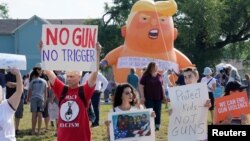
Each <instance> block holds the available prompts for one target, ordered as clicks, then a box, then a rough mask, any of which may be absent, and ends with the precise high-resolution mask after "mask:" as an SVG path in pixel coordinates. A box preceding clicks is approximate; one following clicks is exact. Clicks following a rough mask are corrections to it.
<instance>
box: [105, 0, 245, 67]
mask: <svg viewBox="0 0 250 141" xmlns="http://www.w3.org/2000/svg"><path fill="white" fill-rule="evenodd" d="M136 1H137V0H127V1H124V0H114V1H113V5H112V6H109V5H108V4H106V5H105V11H106V14H104V16H103V19H102V20H103V21H104V22H103V23H104V26H103V27H106V26H108V25H113V26H114V25H116V26H117V28H116V29H119V27H120V26H122V25H124V24H125V23H126V19H127V16H128V14H129V12H130V10H131V7H132V5H133V4H134V3H135V2H136ZM176 2H177V5H178V12H177V13H176V15H174V16H173V17H174V23H175V26H176V28H177V29H178V33H179V35H178V38H177V40H176V42H175V47H176V48H177V49H179V50H180V51H182V52H183V53H184V54H185V55H187V57H188V58H189V59H190V60H191V61H192V62H193V63H194V64H196V66H197V67H198V69H199V70H201V69H202V68H204V66H208V65H209V66H211V65H214V64H216V63H218V62H219V60H220V59H221V58H222V57H224V56H227V57H229V56H228V55H227V54H234V53H235V52H237V53H239V54H238V55H231V56H230V57H237V58H238V57H240V58H247V57H246V56H247V55H245V54H246V53H245V52H246V51H245V50H247V49H248V48H247V47H242V46H243V45H240V44H241V43H243V42H244V46H248V47H249V39H250V1H246V0H237V1H228V0H176ZM107 15H109V17H108V18H104V17H106V16H107ZM110 27H111V26H110ZM116 33H117V32H116ZM109 37H112V38H109ZM109 37H106V38H105V42H104V45H105V44H106V41H107V42H108V44H109V46H112V40H113V39H115V38H113V36H109ZM116 41H117V40H116ZM120 41H122V40H119V42H113V44H114V45H113V46H112V47H116V46H117V45H118V43H120ZM247 44H248V45H247ZM228 47H230V48H232V49H228ZM111 49H112V48H111ZM108 50H110V49H108ZM108 50H107V51H108ZM241 52H244V53H243V54H242V53H241ZM105 53H106V52H105ZM231 59H234V58H231Z"/></svg>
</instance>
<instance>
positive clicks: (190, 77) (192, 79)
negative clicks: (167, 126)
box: [168, 67, 212, 141]
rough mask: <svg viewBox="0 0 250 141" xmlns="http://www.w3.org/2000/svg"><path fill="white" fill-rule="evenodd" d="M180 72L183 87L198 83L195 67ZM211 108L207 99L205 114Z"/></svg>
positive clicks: (170, 112) (170, 111) (197, 73)
mask: <svg viewBox="0 0 250 141" xmlns="http://www.w3.org/2000/svg"><path fill="white" fill-rule="evenodd" d="M182 71H183V78H184V81H185V85H189V84H196V83H197V82H198V80H199V72H198V71H197V69H196V67H188V68H185V69H183V70H182ZM170 104H171V103H170ZM211 106H212V105H211V102H210V100H209V99H208V100H206V102H205V103H204V107H207V112H208V109H209V108H210V107H211ZM168 112H169V115H170V116H171V114H172V113H173V112H174V111H173V110H172V109H170V110H169V111H168ZM204 112H205V111H204ZM194 140H195V139H194ZM206 140H207V139H205V140H204V141H206Z"/></svg>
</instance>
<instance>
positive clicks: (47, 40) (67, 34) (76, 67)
mask: <svg viewBox="0 0 250 141" xmlns="http://www.w3.org/2000/svg"><path fill="white" fill-rule="evenodd" d="M97 32H98V27H97V26H92V25H43V29H42V41H43V48H42V51H41V59H42V60H41V62H42V67H43V69H48V70H66V71H96V69H97V67H96V65H97V64H96V63H97V57H96V48H95V45H96V42H97Z"/></svg>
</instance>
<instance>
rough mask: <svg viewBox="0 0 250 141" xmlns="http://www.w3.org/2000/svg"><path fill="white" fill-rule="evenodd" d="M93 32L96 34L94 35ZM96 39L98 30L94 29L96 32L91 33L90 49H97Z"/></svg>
mask: <svg viewBox="0 0 250 141" xmlns="http://www.w3.org/2000/svg"><path fill="white" fill-rule="evenodd" d="M92 32H94V33H93V35H92ZM95 38H96V28H94V31H91V32H90V33H89V47H92V48H95Z"/></svg>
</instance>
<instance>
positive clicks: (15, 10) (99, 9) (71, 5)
mask: <svg viewBox="0 0 250 141" xmlns="http://www.w3.org/2000/svg"><path fill="white" fill-rule="evenodd" d="M3 2H4V3H7V5H8V7H9V16H10V18H13V19H16V18H18V19H28V18H30V17H32V16H33V15H37V16H39V17H41V18H44V19H83V18H84V19H85V18H100V17H101V16H102V15H103V14H104V2H108V3H109V4H112V0H0V3H3Z"/></svg>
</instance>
